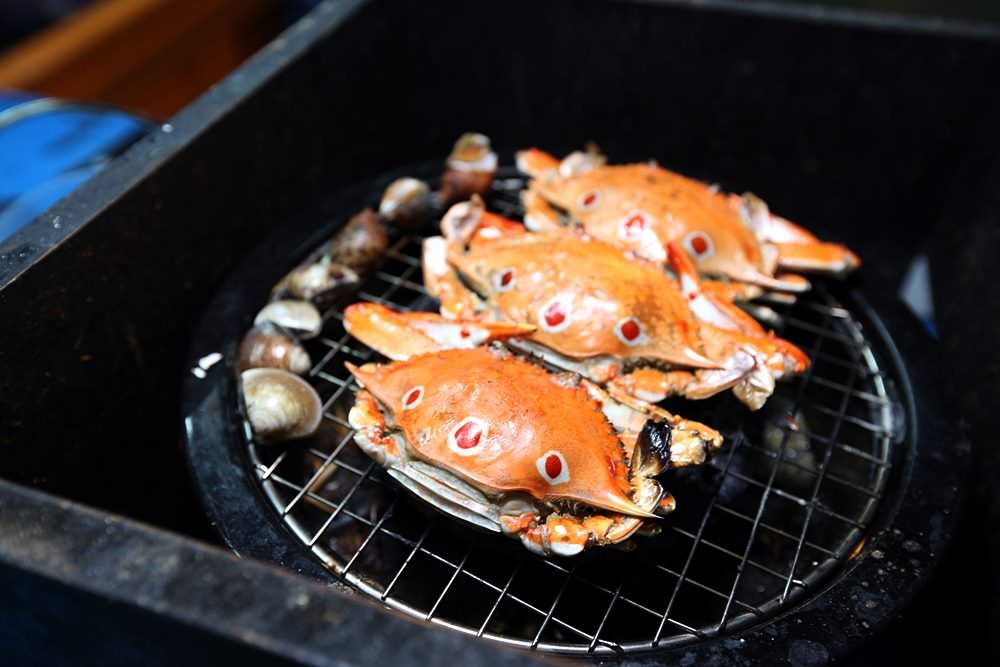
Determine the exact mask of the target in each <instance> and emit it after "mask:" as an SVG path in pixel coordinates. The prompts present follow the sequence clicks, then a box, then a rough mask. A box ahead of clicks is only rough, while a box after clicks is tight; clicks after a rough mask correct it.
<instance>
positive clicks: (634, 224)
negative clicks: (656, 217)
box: [624, 213, 646, 239]
mask: <svg viewBox="0 0 1000 667" xmlns="http://www.w3.org/2000/svg"><path fill="white" fill-rule="evenodd" d="M624 228H625V236H627V237H628V238H630V239H634V238H638V237H639V236H642V232H643V230H644V229H646V217H645V216H644V215H642V214H641V213H633V214H632V215H631V216H630V217H629V219H628V220H626V221H625V224H624Z"/></svg>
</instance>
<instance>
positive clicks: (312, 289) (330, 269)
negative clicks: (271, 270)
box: [271, 259, 361, 305]
mask: <svg viewBox="0 0 1000 667" xmlns="http://www.w3.org/2000/svg"><path fill="white" fill-rule="evenodd" d="M360 282H361V279H360V278H359V277H358V274H357V272H355V271H354V270H353V269H351V268H350V267H347V266H344V265H342V264H337V263H334V262H331V261H329V260H328V259H322V260H320V261H318V262H314V263H311V264H302V265H301V266H298V267H296V268H295V269H292V271H291V272H290V273H289V274H288V275H287V276H285V277H284V278H282V280H281V282H279V283H278V284H277V285H276V286H275V287H274V290H273V291H272V292H271V296H272V298H275V299H284V298H285V297H289V296H291V297H294V298H295V299H304V300H307V301H312V302H314V303H316V304H320V305H325V304H328V303H330V302H332V301H334V300H336V299H337V298H338V297H340V296H342V295H344V294H347V293H348V292H350V291H351V290H353V289H354V288H356V287H357V286H358V284H360Z"/></svg>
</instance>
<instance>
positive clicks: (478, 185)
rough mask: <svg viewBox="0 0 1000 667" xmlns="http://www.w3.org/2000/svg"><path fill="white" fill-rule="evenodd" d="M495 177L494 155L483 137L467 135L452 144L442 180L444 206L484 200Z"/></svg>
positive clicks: (495, 159)
mask: <svg viewBox="0 0 1000 667" xmlns="http://www.w3.org/2000/svg"><path fill="white" fill-rule="evenodd" d="M496 173H497V154H496V153H494V152H493V151H492V150H491V149H490V138H489V137H487V136H486V135H485V134H476V133H472V132H468V133H466V134H463V135H462V136H461V137H459V138H458V141H457V142H455V148H454V149H453V150H452V151H451V155H449V156H448V161H447V163H446V167H445V172H444V175H442V177H441V197H442V199H443V200H444V203H445V204H453V203H455V202H458V201H465V200H466V199H468V198H469V197H471V196H472V195H480V196H485V195H486V193H487V192H488V191H489V189H490V186H491V185H493V177H494V176H496Z"/></svg>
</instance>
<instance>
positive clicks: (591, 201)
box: [580, 191, 601, 211]
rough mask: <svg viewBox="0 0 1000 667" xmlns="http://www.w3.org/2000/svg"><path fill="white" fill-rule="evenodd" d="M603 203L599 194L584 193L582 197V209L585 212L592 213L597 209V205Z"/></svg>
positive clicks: (593, 192)
mask: <svg viewBox="0 0 1000 667" xmlns="http://www.w3.org/2000/svg"><path fill="white" fill-rule="evenodd" d="M600 203H601V195H600V193H599V192H595V191H590V192H584V193H583V195H582V196H581V197H580V208H582V209H583V210H584V211H592V210H593V209H595V208H597V205H598V204H600Z"/></svg>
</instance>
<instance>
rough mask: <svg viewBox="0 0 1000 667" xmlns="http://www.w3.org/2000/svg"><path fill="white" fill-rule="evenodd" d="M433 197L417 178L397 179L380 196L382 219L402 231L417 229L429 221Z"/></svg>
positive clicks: (379, 208)
mask: <svg viewBox="0 0 1000 667" xmlns="http://www.w3.org/2000/svg"><path fill="white" fill-rule="evenodd" d="M432 208H433V197H432V195H431V189H430V187H429V186H428V185H427V184H426V183H424V182H423V181H421V180H420V179H417V178H409V177H405V178H397V179H396V180H395V181H393V182H392V183H390V184H389V187H388V188H386V189H385V193H384V194H383V195H382V202H381V203H380V204H379V207H378V212H379V215H381V216H382V219H384V220H386V221H388V222H391V223H392V224H394V225H396V226H397V227H400V228H402V229H419V228H420V227H422V226H424V225H426V224H427V222H428V221H429V220H430V217H431V212H432Z"/></svg>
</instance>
